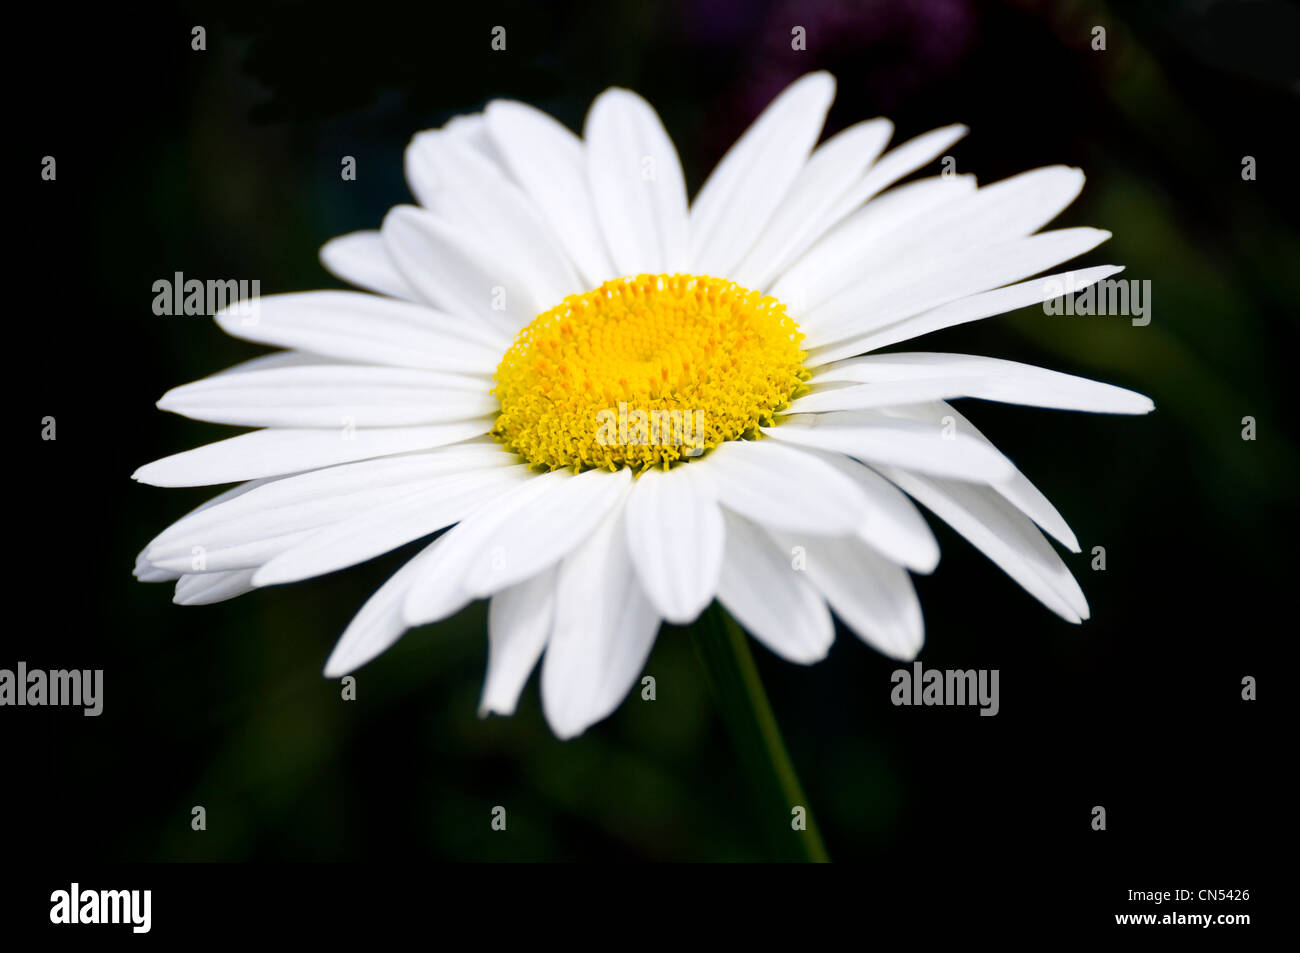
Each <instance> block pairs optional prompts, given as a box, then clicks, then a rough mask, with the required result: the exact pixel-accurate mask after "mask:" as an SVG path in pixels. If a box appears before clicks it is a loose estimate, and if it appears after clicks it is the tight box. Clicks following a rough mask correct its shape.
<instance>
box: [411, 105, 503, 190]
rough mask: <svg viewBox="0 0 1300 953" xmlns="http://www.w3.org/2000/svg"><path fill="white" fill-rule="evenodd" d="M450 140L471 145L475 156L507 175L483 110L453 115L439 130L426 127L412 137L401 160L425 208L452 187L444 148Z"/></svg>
mask: <svg viewBox="0 0 1300 953" xmlns="http://www.w3.org/2000/svg"><path fill="white" fill-rule="evenodd" d="M449 140H455V141H456V142H458V143H463V144H466V145H469V146H471V147H473V149H474V150H475V151H476V152H477V153H478V155H479V156H480V157H482V158H484V159H487V160H488V161H489V163H491V165H492V166H493V167H494V168H495V171H496V172H497V173H498V174H499V175H500V176H502V177H504V176H506V175H507V170H506V164H505V162H504V160H503V158H502V156H501V154H500V152H499V151H498V150H497V148H496V144H495V143H494V142H493V141H492V137H491V136H490V135H489V134H488V128H487V121H486V119H485V118H484V116H483V114H482V113H471V114H470V115H467V116H455V117H454V118H452V119H451V121H450V122H448V123H447V124H446V125H445V126H443V127H442V128H441V129H426V130H425V131H424V132H417V133H416V134H415V135H414V136H412V137H411V141H410V143H409V144H408V145H407V147H406V152H405V153H404V154H403V157H402V162H403V166H404V168H405V171H406V181H407V184H408V185H410V187H411V194H412V195H414V196H415V198H416V201H418V202H419V203H420V204H421V205H424V206H426V207H428V206H429V205H430V203H432V202H433V201H434V200H435V196H437V195H438V193H439V192H442V191H445V190H446V189H448V188H450V187H451V183H450V182H449V181H448V179H447V178H446V171H447V170H446V167H447V165H448V162H449V160H448V156H447V151H446V149H445V148H444V146H445V144H446V142H447V141H449Z"/></svg>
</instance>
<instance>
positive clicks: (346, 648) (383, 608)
mask: <svg viewBox="0 0 1300 953" xmlns="http://www.w3.org/2000/svg"><path fill="white" fill-rule="evenodd" d="M443 539H446V537H445V536H444V537H442V538H440V539H436V540H434V541H433V542H432V543H430V544H429V545H428V546H426V547H425V548H424V549H422V550H421V551H420V552H419V554H417V555H416V556H414V557H413V558H412V559H411V560H410V561H408V562H407V563H406V565H404V566H403V567H402V568H401V569H399V570H397V572H395V573H393V575H391V576H389V577H388V580H387V581H386V582H385V583H384V584H383V585H382V586H380V587H379V588H378V589H377V590H375V594H374V595H372V596H371V597H370V598H369V599H367V600H366V604H365V605H363V606H362V607H361V611H359V612H358V613H357V614H356V615H355V616H353V617H352V621H351V623H349V624H348V627H347V629H345V630H344V632H343V635H342V636H340V637H339V641H338V644H337V645H335V646H334V651H333V652H331V653H330V657H329V659H328V660H326V662H325V671H324V675H325V677H326V678H342V677H343V676H344V675H347V674H348V673H349V672H355V671H356V670H357V669H359V668H360V667H361V666H363V665H365V664H366V663H367V662H369V661H370V660H371V659H373V658H375V656H377V655H381V654H383V653H384V652H386V651H388V649H390V648H391V647H392V646H393V645H394V644H396V642H397V640H398V639H400V638H401V637H402V636H403V635H404V634H405V633H406V630H407V629H408V628H410V626H408V625H407V623H406V619H405V618H404V616H403V615H402V603H403V602H404V600H405V599H406V594H407V593H408V592H409V591H410V588H411V586H412V585H413V584H414V583H415V581H416V580H417V579H419V578H420V574H421V573H423V572H424V571H425V570H426V569H427V567H428V564H429V563H430V562H431V561H432V560H433V558H434V556H435V554H436V553H437V550H438V547H439V545H440V544H441V543H442V541H443Z"/></svg>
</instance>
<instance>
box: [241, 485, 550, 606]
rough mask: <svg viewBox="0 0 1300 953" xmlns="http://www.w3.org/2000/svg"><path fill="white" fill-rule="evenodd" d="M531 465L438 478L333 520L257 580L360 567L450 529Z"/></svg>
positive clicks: (276, 580) (261, 583) (295, 579)
mask: <svg viewBox="0 0 1300 953" xmlns="http://www.w3.org/2000/svg"><path fill="white" fill-rule="evenodd" d="M528 476H529V470H528V466H527V465H526V464H520V465H518V466H511V467H492V468H489V469H486V470H484V469H478V470H469V471H464V472H458V473H454V474H448V475H445V476H443V477H434V478H431V479H430V480H429V483H428V485H427V486H425V487H423V488H422V489H419V490H416V491H414V492H412V493H410V494H409V495H406V496H402V497H401V498H399V499H395V500H393V501H391V502H388V503H383V504H381V505H378V506H374V507H371V508H369V509H366V510H363V511H361V512H359V513H357V514H356V515H354V516H350V517H347V518H345V519H342V520H340V521H338V522H337V523H332V524H331V525H330V526H328V527H326V528H325V529H322V530H321V531H320V532H319V533H314V534H312V535H311V537H310V538H308V539H307V540H305V541H304V542H302V543H299V544H298V545H296V546H293V547H291V548H289V549H287V550H285V551H284V552H282V553H280V554H279V555H278V556H276V557H275V558H274V559H272V560H270V561H269V562H268V563H267V564H266V565H264V566H263V567H262V568H261V569H259V570H258V571H257V575H256V576H255V577H254V583H255V584H256V585H258V586H274V585H279V584H282V583H286V582H298V581H299V580H302V579H310V578H311V577H313V576H323V575H325V574H326V573H330V572H334V571H335V570H337V569H343V568H345V567H347V566H354V565H356V564H357V563H362V562H365V561H366V560H368V559H373V558H374V557H376V556H378V555H380V554H382V553H386V552H388V551H390V550H393V549H396V548H397V547H398V546H403V545H405V544H406V543H409V542H411V541H412V540H416V539H419V538H420V537H421V536H427V535H429V534H430V533H435V532H437V531H438V530H440V529H445V528H446V527H448V526H451V525H452V524H453V523H456V522H459V521H460V520H462V519H464V518H465V517H466V516H468V515H470V514H471V513H473V512H474V511H475V510H477V509H478V508H479V507H480V506H482V505H484V504H485V503H489V502H491V501H492V500H493V499H495V498H496V497H497V496H499V495H500V494H501V492H502V491H503V490H505V489H506V488H507V487H510V486H516V485H518V484H520V483H522V482H523V481H524V480H526V479H528Z"/></svg>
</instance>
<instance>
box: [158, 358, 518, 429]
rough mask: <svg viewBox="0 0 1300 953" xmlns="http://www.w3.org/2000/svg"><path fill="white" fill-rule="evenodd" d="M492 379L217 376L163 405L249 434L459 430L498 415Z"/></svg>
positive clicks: (287, 373) (299, 373)
mask: <svg viewBox="0 0 1300 953" xmlns="http://www.w3.org/2000/svg"><path fill="white" fill-rule="evenodd" d="M488 390H489V385H488V384H487V382H486V379H485V378H474V377H469V376H462V375H457V374H445V373H442V372H438V371H417V370H408V369H405V368H390V367H368V366H361V365H355V366H354V365H346V364H340V365H334V366H312V367H281V368H275V369H273V370H259V371H249V372H248V373H246V374H232V375H217V376H216V377H209V378H207V379H205V380H201V381H195V382H194V383H192V384H185V385H184V386H182V387H176V388H173V389H172V390H170V391H168V392H167V393H166V394H164V395H163V396H162V399H161V400H159V401H158V408H159V409H160V410H168V411H171V412H173V413H177V414H180V415H181V416H183V417H190V418H192V419H194V420H207V421H210V422H212V423H218V424H234V425H236V426H241V427H329V428H332V429H334V430H335V431H336V432H337V431H338V430H341V429H345V428H350V427H401V426H410V425H412V424H436V423H451V422H453V421H458V420H470V419H472V418H475V417H482V416H483V415H485V414H489V413H492V412H494V411H495V410H497V408H498V404H497V400H496V398H495V397H493V396H491V395H490V394H489V393H488Z"/></svg>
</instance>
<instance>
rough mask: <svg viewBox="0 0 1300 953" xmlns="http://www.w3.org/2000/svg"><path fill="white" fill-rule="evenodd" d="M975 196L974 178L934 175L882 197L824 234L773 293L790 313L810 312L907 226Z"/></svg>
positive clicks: (854, 277) (859, 273) (847, 283)
mask: <svg viewBox="0 0 1300 953" xmlns="http://www.w3.org/2000/svg"><path fill="white" fill-rule="evenodd" d="M974 191H975V176H973V175H951V176H946V175H938V176H934V177H933V178H929V179H921V180H920V181H918V182H909V183H908V184H907V185H900V186H899V187H898V188H896V189H893V190H891V191H889V192H886V193H885V194H884V195H882V196H880V198H878V199H875V200H874V201H872V202H869V203H867V205H865V206H864V207H863V208H861V209H859V210H858V211H857V212H855V213H854V214H853V215H851V216H849V217H848V218H846V219H845V220H844V221H842V222H840V223H839V224H838V225H837V226H836V227H834V228H832V229H830V230H829V231H827V232H825V233H824V234H823V235H822V237H821V238H820V239H819V240H818V241H817V243H816V244H814V245H813V246H812V249H811V250H810V251H807V252H805V253H804V254H803V255H802V256H801V257H799V258H797V259H796V260H795V261H794V262H793V264H791V265H790V266H788V267H787V268H786V269H785V270H784V272H783V273H782V274H781V276H780V278H778V279H777V280H776V282H775V283H774V284H773V285H772V294H773V295H775V296H776V297H777V298H779V299H780V300H781V301H784V302H785V303H786V305H787V307H788V308H789V309H791V313H793V314H804V313H805V312H808V311H811V310H812V309H813V308H815V307H817V306H818V305H819V304H822V303H824V302H825V301H827V300H829V299H830V298H831V297H833V296H834V295H835V294H836V292H839V291H842V290H844V289H845V288H847V287H848V286H850V285H852V284H853V283H854V281H856V280H857V279H858V278H860V277H862V274H863V271H864V269H863V262H865V261H867V260H869V259H870V257H871V255H872V254H874V253H876V252H877V251H878V249H880V248H882V247H888V245H889V243H890V242H891V241H892V239H893V236H894V235H896V234H898V233H899V232H900V231H902V230H903V228H904V227H905V226H906V225H908V224H909V223H911V222H913V221H915V220H916V219H918V218H924V217H925V216H926V215H928V214H931V213H932V212H933V211H934V210H935V209H939V208H943V207H945V206H948V205H951V204H953V203H955V202H958V201H960V200H961V199H962V198H964V197H965V196H967V195H970V194H971V193H973V192H974Z"/></svg>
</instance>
